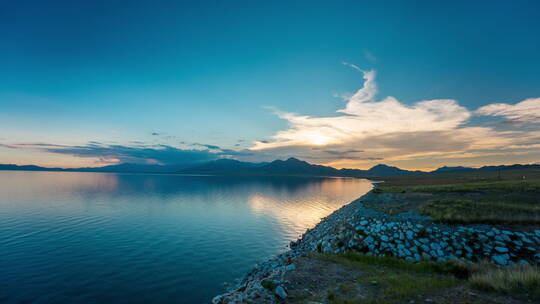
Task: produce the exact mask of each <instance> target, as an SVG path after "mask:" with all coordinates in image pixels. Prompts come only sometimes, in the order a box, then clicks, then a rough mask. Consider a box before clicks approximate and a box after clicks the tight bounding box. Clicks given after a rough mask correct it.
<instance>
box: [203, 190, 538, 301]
mask: <svg viewBox="0 0 540 304" xmlns="http://www.w3.org/2000/svg"><path fill="white" fill-rule="evenodd" d="M396 199H399V197H398V195H397V194H388V193H383V194H377V193H374V192H373V191H372V192H369V193H368V194H366V195H364V196H362V197H361V198H359V199H357V200H355V201H353V202H352V203H350V204H347V205H345V206H343V207H342V208H340V209H338V210H336V211H335V212H334V213H332V214H331V215H329V216H328V217H326V218H323V219H322V220H321V222H320V223H319V224H317V225H316V226H315V227H314V228H313V229H308V230H307V231H306V232H305V233H304V234H303V235H302V237H301V238H300V239H299V240H297V241H295V242H291V244H290V247H291V249H290V250H289V251H287V252H285V253H283V254H280V255H278V256H276V257H274V258H272V259H270V260H268V261H265V262H263V263H261V264H258V265H256V267H255V268H254V269H252V270H251V271H250V272H249V273H248V274H246V276H245V277H244V278H243V279H242V280H241V281H240V282H239V283H238V284H237V285H236V286H234V287H233V288H232V289H231V290H229V291H228V292H227V293H225V294H222V295H219V296H216V297H215V298H214V299H213V300H212V303H213V304H222V303H223V304H224V303H279V302H282V301H283V300H285V299H286V298H287V283H288V282H287V281H286V279H285V275H286V274H287V272H290V271H294V270H295V269H296V264H295V261H296V260H297V259H298V258H300V257H303V256H306V254H307V253H308V252H323V253H342V252H345V251H356V252H362V253H365V254H367V255H378V256H395V257H399V258H403V259H405V260H407V261H410V262H419V261H435V262H443V261H447V260H456V259H457V260H462V261H466V262H477V261H482V260H489V261H492V262H493V263H495V264H498V265H501V266H506V265H513V264H516V263H522V264H525V263H528V264H534V263H540V230H535V231H530V232H524V231H509V230H502V229H497V228H495V227H493V226H490V225H465V226H464V225H445V224H439V223H433V222H432V221H431V220H430V218H429V217H425V216H421V215H418V214H416V213H414V212H405V213H401V214H397V215H393V216H390V215H388V214H385V213H382V212H378V211H375V210H373V209H370V208H367V207H366V206H365V204H364V202H366V201H368V200H369V201H375V202H380V203H385V202H388V201H392V200H396Z"/></svg>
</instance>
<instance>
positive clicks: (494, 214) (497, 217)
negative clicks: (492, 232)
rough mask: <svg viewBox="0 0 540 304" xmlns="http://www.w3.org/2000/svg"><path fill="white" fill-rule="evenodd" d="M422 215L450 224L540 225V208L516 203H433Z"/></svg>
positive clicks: (420, 208)
mask: <svg viewBox="0 0 540 304" xmlns="http://www.w3.org/2000/svg"><path fill="white" fill-rule="evenodd" d="M418 210H419V211H420V213H421V214H424V215H429V216H431V217H432V219H433V220H434V221H439V222H446V223H492V224H500V223H516V224H539V223H540V205H539V204H538V203H524V202H521V203H520V202H515V201H489V200H482V199H478V200H471V199H433V200H429V201H428V202H426V203H425V204H423V205H421V206H420V207H419V208H418Z"/></svg>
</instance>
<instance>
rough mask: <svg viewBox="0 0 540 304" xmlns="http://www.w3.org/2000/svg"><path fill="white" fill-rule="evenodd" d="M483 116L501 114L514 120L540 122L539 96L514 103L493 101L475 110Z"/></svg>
mask: <svg viewBox="0 0 540 304" xmlns="http://www.w3.org/2000/svg"><path fill="white" fill-rule="evenodd" d="M475 113H476V114H478V115H484V116H502V117H505V118H507V119H509V120H511V121H515V122H527V123H540V98H529V99H525V100H523V101H522V102H519V103H517V104H515V105H511V104H507V103H494V104H490V105H487V106H483V107H481V108H480V109H478V110H476V112H475Z"/></svg>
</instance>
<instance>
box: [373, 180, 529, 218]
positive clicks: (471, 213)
mask: <svg viewBox="0 0 540 304" xmlns="http://www.w3.org/2000/svg"><path fill="white" fill-rule="evenodd" d="M537 171H538V170H522V171H512V172H505V174H503V175H501V176H497V177H495V176H493V174H494V173H493V172H490V173H489V174H490V175H486V176H479V174H478V173H474V174H473V173H463V174H460V175H456V174H448V175H440V176H430V177H425V176H422V177H409V178H403V177H396V178H387V179H386V180H385V181H384V183H381V184H379V185H378V187H377V188H376V189H374V191H373V192H374V193H376V194H391V195H396V196H397V197H398V198H400V199H398V200H395V202H393V203H389V204H385V205H381V204H374V205H370V207H372V208H374V209H378V210H380V211H385V212H387V213H390V214H395V213H399V212H403V211H407V210H410V209H415V210H417V211H418V212H419V213H420V214H423V215H429V216H431V217H432V219H433V220H434V221H437V222H445V223H456V224H458V223H461V224H474V223H479V224H484V223H488V224H495V225H531V224H532V225H536V226H538V225H540V172H537ZM486 174H488V173H486Z"/></svg>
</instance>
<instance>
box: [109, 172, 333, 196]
mask: <svg viewBox="0 0 540 304" xmlns="http://www.w3.org/2000/svg"><path fill="white" fill-rule="evenodd" d="M108 175H109V174H108ZM110 175H112V176H115V178H116V184H117V186H118V188H119V189H122V191H130V192H141V193H143V192H147V191H153V192H157V193H169V194H171V193H193V194H204V193H207V192H210V191H238V190H247V189H254V190H257V189H258V190H263V189H267V190H269V191H272V192H286V193H289V194H294V193H296V192H301V191H303V190H304V189H306V188H309V187H313V186H320V185H322V184H323V183H325V181H326V182H327V181H328V180H335V178H323V177H289V176H279V177H278V176H249V177H247V176H211V175H208V176H196V175H163V174H110Z"/></svg>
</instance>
